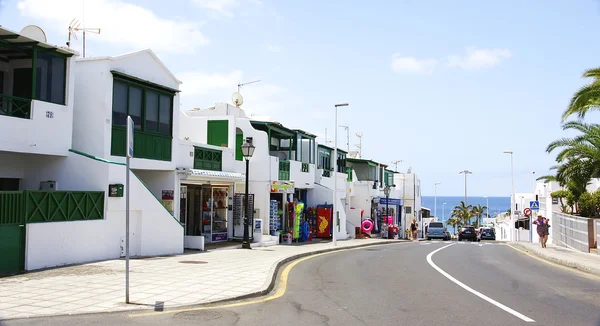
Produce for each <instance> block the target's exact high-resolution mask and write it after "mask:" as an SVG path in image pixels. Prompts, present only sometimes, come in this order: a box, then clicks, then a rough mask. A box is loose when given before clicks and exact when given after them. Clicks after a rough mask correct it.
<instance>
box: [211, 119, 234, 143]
mask: <svg viewBox="0 0 600 326" xmlns="http://www.w3.org/2000/svg"><path fill="white" fill-rule="evenodd" d="M207 129H208V134H207V142H208V144H209V145H213V146H219V147H227V146H229V121H227V120H209V121H208V128H207Z"/></svg>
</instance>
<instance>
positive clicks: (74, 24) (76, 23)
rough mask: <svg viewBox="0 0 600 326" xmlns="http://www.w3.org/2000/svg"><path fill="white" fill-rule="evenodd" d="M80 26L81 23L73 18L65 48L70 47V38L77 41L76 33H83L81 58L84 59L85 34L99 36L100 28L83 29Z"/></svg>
mask: <svg viewBox="0 0 600 326" xmlns="http://www.w3.org/2000/svg"><path fill="white" fill-rule="evenodd" d="M80 26H81V22H80V21H79V20H78V19H77V18H73V20H71V22H70V23H69V39H68V41H67V47H69V48H70V47H71V37H73V38H74V39H77V32H83V57H84V58H85V34H86V33H93V34H100V28H85V27H80Z"/></svg>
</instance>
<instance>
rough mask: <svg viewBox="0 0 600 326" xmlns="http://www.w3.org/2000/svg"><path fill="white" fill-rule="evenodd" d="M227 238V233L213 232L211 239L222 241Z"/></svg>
mask: <svg viewBox="0 0 600 326" xmlns="http://www.w3.org/2000/svg"><path fill="white" fill-rule="evenodd" d="M224 240H227V233H213V235H212V241H213V242H215V241H224Z"/></svg>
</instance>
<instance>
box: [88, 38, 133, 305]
mask: <svg viewBox="0 0 600 326" xmlns="http://www.w3.org/2000/svg"><path fill="white" fill-rule="evenodd" d="M84 44H85V42H84ZM125 170H126V174H125V303H129V173H131V171H130V170H129V153H127V155H126V158H125Z"/></svg>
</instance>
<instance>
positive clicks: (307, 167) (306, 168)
mask: <svg viewBox="0 0 600 326" xmlns="http://www.w3.org/2000/svg"><path fill="white" fill-rule="evenodd" d="M300 171H302V172H304V173H309V172H310V165H309V164H308V163H302V167H301V170H300Z"/></svg>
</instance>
